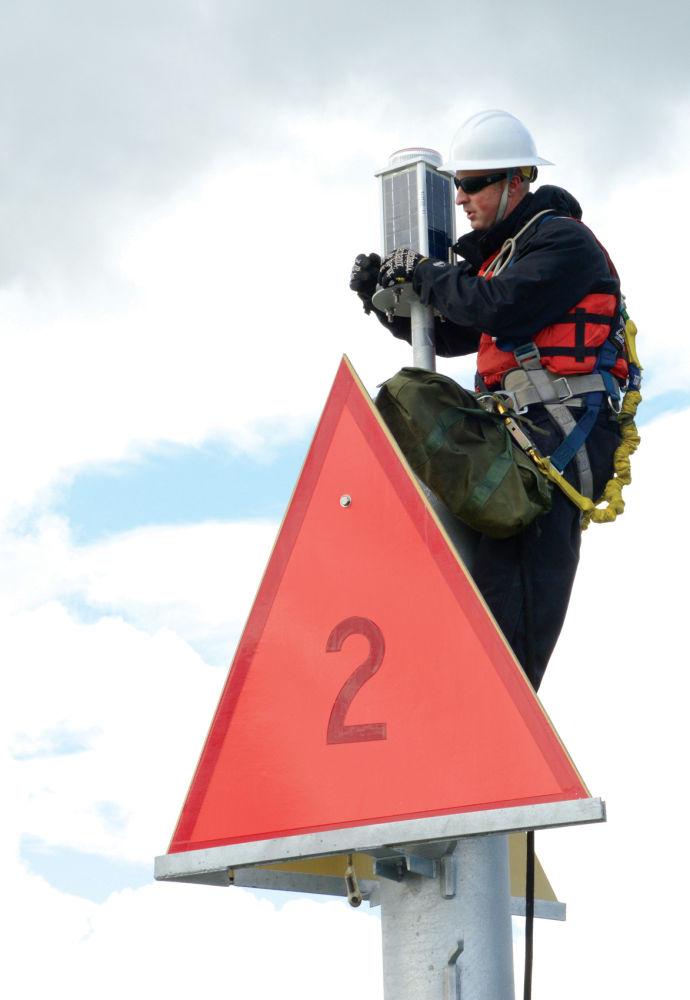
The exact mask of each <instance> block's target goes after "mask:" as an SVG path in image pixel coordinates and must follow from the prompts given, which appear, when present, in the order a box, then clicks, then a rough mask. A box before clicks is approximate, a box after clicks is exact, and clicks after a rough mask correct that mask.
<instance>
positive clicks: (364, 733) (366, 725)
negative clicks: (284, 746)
mask: <svg viewBox="0 0 690 1000" xmlns="http://www.w3.org/2000/svg"><path fill="white" fill-rule="evenodd" d="M351 635H363V636H364V638H365V639H366V640H367V641H368V643H369V655H368V656H367V658H366V660H365V661H364V662H363V663H360V665H359V666H358V667H357V669H356V670H354V671H353V672H352V673H351V674H350V676H349V677H348V679H347V680H346V681H345V683H344V684H343V686H342V687H341V689H340V691H339V692H338V697H337V698H336V699H335V701H334V702H333V708H332V709H331V716H330V718H329V720H328V735H327V738H326V742H327V743H366V742H368V741H369V740H385V739H386V723H385V722H363V723H359V724H357V725H352V726H346V725H345V716H346V715H347V710H348V708H349V707H350V705H351V704H352V701H353V699H354V698H355V695H356V694H357V692H358V691H359V690H360V688H361V687H362V686H363V685H364V684H366V682H367V681H368V680H370V679H371V678H372V677H373V676H374V674H375V673H376V671H377V670H378V669H379V667H380V666H381V663H382V661H383V654H384V652H385V650H386V644H385V642H384V641H383V634H382V632H381V629H380V628H379V627H378V625H376V624H374V622H373V621H372V620H371V619H370V618H360V617H358V616H357V615H354V616H353V617H352V618H344V619H343V621H341V622H339V623H338V624H337V625H336V626H335V628H334V629H333V631H332V632H331V634H330V635H329V637H328V642H327V643H326V652H327V653H339V652H340V650H341V649H342V646H343V643H344V642H345V640H346V639H347V638H348V637H349V636H351Z"/></svg>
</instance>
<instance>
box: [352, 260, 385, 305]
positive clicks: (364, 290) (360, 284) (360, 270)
mask: <svg viewBox="0 0 690 1000" xmlns="http://www.w3.org/2000/svg"><path fill="white" fill-rule="evenodd" d="M380 268H381V258H380V257H379V255H378V254H377V253H369V254H367V253H360V254H358V255H357V256H356V257H355V262H354V264H353V265H352V271H351V272H350V288H351V289H352V291H353V292H357V294H358V295H359V297H360V299H361V300H362V304H363V306H364V312H365V313H367V314H368V313H370V312H371V310H372V305H371V297H372V295H373V294H374V292H375V291H376V279H377V278H378V274H379V270H380Z"/></svg>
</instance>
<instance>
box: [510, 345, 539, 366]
mask: <svg viewBox="0 0 690 1000" xmlns="http://www.w3.org/2000/svg"><path fill="white" fill-rule="evenodd" d="M513 355H514V357H515V360H516V361H517V363H518V364H519V365H520V367H521V368H537V367H541V354H540V353H539V348H538V347H537V345H536V344H535V343H534V341H533V340H528V341H527V343H526V344H521V345H520V347H516V348H515V350H514V351H513Z"/></svg>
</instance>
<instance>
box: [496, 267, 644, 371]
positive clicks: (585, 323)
mask: <svg viewBox="0 0 690 1000" xmlns="http://www.w3.org/2000/svg"><path fill="white" fill-rule="evenodd" d="M499 252H500V251H499ZM497 256H498V254H497V253H495V254H492V255H491V257H489V258H488V259H487V260H485V261H484V263H483V264H482V266H481V268H480V270H479V275H480V277H485V278H486V279H487V281H488V280H489V279H490V278H491V276H492V275H491V270H490V266H491V263H492V261H493V260H494V258H495V257H497ZM617 314H618V299H617V297H616V296H615V295H605V294H602V293H600V292H590V293H589V294H588V295H585V296H584V298H582V299H580V301H579V302H578V303H577V305H575V306H573V308H572V309H569V310H568V312H567V313H566V314H565V315H564V316H563V317H561V319H559V320H556V322H555V323H551V324H549V326H545V327H544V328H543V330H540V331H539V332H538V333H536V334H535V335H534V337H533V338H532V340H533V342H534V343H535V344H536V345H537V347H538V348H539V354H540V355H541V363H542V365H543V366H544V368H548V370H549V371H550V372H553V373H554V374H555V375H573V374H575V373H577V374H579V373H582V372H585V373H587V372H591V371H593V370H594V367H595V365H596V362H597V356H598V354H599V349H600V348H601V346H602V344H604V342H605V341H606V339H607V338H608V336H609V334H610V333H611V330H612V328H613V324H614V322H615V319H616V316H617ZM514 368H519V364H518V362H517V359H516V358H515V355H514V354H513V352H512V351H503V350H501V348H500V347H497V346H496V342H495V340H494V338H493V337H490V336H489V335H488V334H486V333H483V334H482V335H481V339H480V341H479V352H478V354H477V371H478V372H479V374H480V375H481V377H482V378H483V379H484V382H485V383H486V385H487V386H489V388H494V387H495V386H497V385H500V383H501V379H502V378H503V376H504V375H505V373H506V372H509V371H512V370H513V369H514ZM610 370H611V373H612V374H613V375H615V376H616V377H617V378H620V379H626V378H627V375H628V362H627V361H626V360H625V358H624V357H619V358H618V359H617V361H616V363H615V364H614V366H613V368H611V369H610Z"/></svg>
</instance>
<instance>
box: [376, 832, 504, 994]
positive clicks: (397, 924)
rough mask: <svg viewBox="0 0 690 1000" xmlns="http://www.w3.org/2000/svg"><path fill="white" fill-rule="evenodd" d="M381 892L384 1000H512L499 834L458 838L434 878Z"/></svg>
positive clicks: (385, 881) (410, 879)
mask: <svg viewBox="0 0 690 1000" xmlns="http://www.w3.org/2000/svg"><path fill="white" fill-rule="evenodd" d="M420 849H421V848H420ZM380 891H381V903H382V923H383V977H384V998H385V1000H514V997H515V992H514V983H513V949H512V927H511V919H510V871H509V863H508V838H507V836H506V835H504V834H499V835H494V836H486V837H468V838H463V839H462V840H459V841H457V843H456V844H455V846H454V847H453V845H450V850H449V852H448V853H446V854H445V855H443V856H442V857H441V858H440V859H437V860H436V873H435V875H434V876H433V877H428V876H425V875H423V874H416V873H414V872H413V871H408V872H407V873H406V874H404V875H403V876H402V880H401V881H399V882H398V881H394V880H393V879H390V878H382V879H381V887H380Z"/></svg>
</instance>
